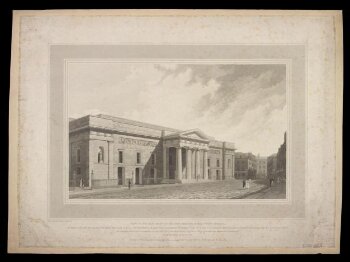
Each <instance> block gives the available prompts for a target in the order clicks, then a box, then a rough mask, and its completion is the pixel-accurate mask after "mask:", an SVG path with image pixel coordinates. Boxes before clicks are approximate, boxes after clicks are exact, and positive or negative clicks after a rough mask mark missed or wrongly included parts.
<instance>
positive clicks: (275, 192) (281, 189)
mask: <svg viewBox="0 0 350 262" xmlns="http://www.w3.org/2000/svg"><path fill="white" fill-rule="evenodd" d="M244 198H247V199H284V198H286V183H285V182H282V183H280V184H274V185H272V187H266V188H264V189H262V190H259V191H257V192H255V193H252V194H250V195H247V196H246V197H244Z"/></svg>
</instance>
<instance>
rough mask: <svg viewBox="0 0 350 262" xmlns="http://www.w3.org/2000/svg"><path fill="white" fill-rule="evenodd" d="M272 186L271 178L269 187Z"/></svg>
mask: <svg viewBox="0 0 350 262" xmlns="http://www.w3.org/2000/svg"><path fill="white" fill-rule="evenodd" d="M271 186H272V178H270V187H271Z"/></svg>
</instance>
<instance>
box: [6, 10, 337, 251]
mask: <svg viewBox="0 0 350 262" xmlns="http://www.w3.org/2000/svg"><path fill="white" fill-rule="evenodd" d="M55 15H67V16H71V15H73V16H74V15H77V16H79V15H85V16H86V15H89V16H98V15H113V16H115V15H118V16H187V15H190V16H206V15H208V16H225V15H227V16H231V15H252V16H253V15H260V16H279V15H293V16H333V17H334V27H335V35H336V118H335V119H336V123H335V124H336V168H335V172H336V203H335V205H336V217H335V240H336V245H335V247H334V248H218V249H207V248H206V249H202V248H65V247H62V248H48V247H36V248H32V247H30V248H24V247H20V246H19V231H18V230H19V228H18V185H17V176H18V168H19V166H18V164H19V162H18V146H19V144H18V143H19V139H18V135H19V126H18V118H19V107H18V98H19V77H20V75H19V57H20V49H19V35H20V19H21V17H22V16H55ZM10 81H11V83H10V108H9V141H10V146H9V201H8V203H9V208H8V212H9V216H8V217H9V222H8V253H158V254H161V253H163V254H164V253H182V254H186V253H201V254H214V253H215V254H228V253H236V254H241V253H245V254H252V253H254V254H263V253H270V254H284V253H290V254H305V253H328V254H333V253H339V251H340V225H341V195H342V112H343V101H342V100H343V30H342V12H341V11H334V10H322V11H316V10H299V11H295V10H283V11H279V10H264V11H260V10H43V11H26V10H22V11H14V12H13V30H12V50H11V76H10Z"/></svg>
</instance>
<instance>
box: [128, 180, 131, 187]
mask: <svg viewBox="0 0 350 262" xmlns="http://www.w3.org/2000/svg"><path fill="white" fill-rule="evenodd" d="M128 186H129V190H130V188H131V179H129V182H128Z"/></svg>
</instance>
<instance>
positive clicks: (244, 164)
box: [235, 152, 257, 179]
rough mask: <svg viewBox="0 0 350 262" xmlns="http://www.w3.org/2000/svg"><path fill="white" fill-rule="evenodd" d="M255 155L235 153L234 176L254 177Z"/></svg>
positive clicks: (241, 177)
mask: <svg viewBox="0 0 350 262" xmlns="http://www.w3.org/2000/svg"><path fill="white" fill-rule="evenodd" d="M256 164H257V162H256V157H255V156H254V155H253V154H252V153H241V152H237V153H236V154H235V178H236V179H244V178H245V179H249V178H250V179H256V174H257V165H256Z"/></svg>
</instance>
